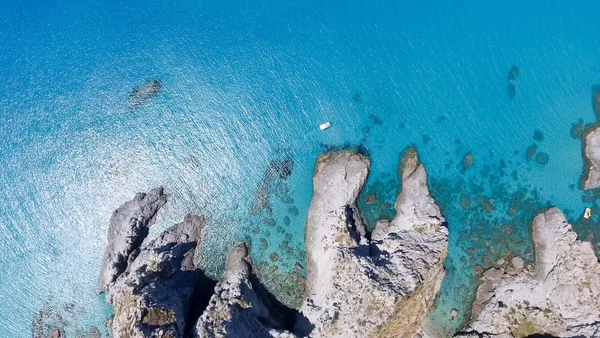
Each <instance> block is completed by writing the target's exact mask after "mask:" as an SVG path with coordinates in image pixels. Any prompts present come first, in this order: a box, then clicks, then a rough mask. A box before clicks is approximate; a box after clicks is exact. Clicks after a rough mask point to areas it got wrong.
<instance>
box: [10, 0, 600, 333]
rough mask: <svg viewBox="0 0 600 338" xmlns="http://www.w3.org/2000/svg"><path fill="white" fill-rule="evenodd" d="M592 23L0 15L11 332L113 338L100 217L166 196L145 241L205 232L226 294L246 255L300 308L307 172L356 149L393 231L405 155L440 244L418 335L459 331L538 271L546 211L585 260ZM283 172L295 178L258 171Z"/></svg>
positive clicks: (290, 10) (461, 3)
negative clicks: (234, 259) (440, 224)
mask: <svg viewBox="0 0 600 338" xmlns="http://www.w3.org/2000/svg"><path fill="white" fill-rule="evenodd" d="M599 12H600V2H598V1H577V0H576V1H569V2H566V1H558V0H549V1H546V2H544V3H541V2H539V1H523V0H522V1H512V0H508V1H500V2H498V1H497V2H489V1H486V2H484V1H465V0H458V1H452V2H450V1H431V0H425V1H388V0H378V1H364V0H347V1H335V0H334V1H327V2H323V1H309V0H304V1H301V0H297V1H293V0H292V1H272V0H266V1H250V0H245V1H244V0H238V1H230V0H223V1H216V2H208V1H201V0H173V1H152V0H149V1H138V0H130V1H120V0H115V1H110V2H107V1H90V0H48V1H25V0H5V1H2V2H0V163H1V170H0V191H1V194H2V203H0V308H2V309H3V311H2V313H0V327H2V335H5V336H6V337H31V332H32V321H33V318H34V316H35V315H37V314H38V313H39V312H40V311H42V310H44V309H48V308H50V309H52V315H51V316H50V317H51V320H54V321H59V322H63V324H65V325H67V331H68V333H69V334H71V335H74V334H75V333H76V332H77V331H86V330H89V328H90V327H91V326H96V327H97V328H99V329H101V330H104V326H105V320H106V319H107V318H108V316H110V309H109V308H108V307H107V306H106V305H104V300H103V299H102V297H100V296H97V295H96V294H95V288H96V283H97V277H98V270H99V267H100V259H101V255H102V252H103V250H104V247H105V244H106V229H107V227H108V220H109V218H110V215H111V212H112V210H114V209H116V208H117V207H118V206H119V205H120V204H122V203H123V202H125V201H126V200H128V199H131V198H132V197H133V196H134V194H135V193H136V192H138V191H146V190H149V189H150V188H153V187H155V186H157V185H164V186H165V187H167V189H168V191H170V192H171V193H172V198H171V199H170V201H169V202H168V204H167V206H166V207H165V209H164V210H162V211H161V213H160V215H159V219H158V222H157V224H156V226H155V227H154V228H153V230H152V233H153V234H156V233H158V232H160V231H161V230H163V229H165V228H166V227H168V226H169V225H171V224H173V223H175V222H178V221H180V220H181V219H183V216H184V215H185V214H186V213H187V212H194V213H197V214H200V215H204V216H206V217H207V219H208V222H209V224H210V229H209V231H208V238H207V240H206V243H205V247H204V250H203V253H202V262H203V265H204V267H205V268H206V269H207V270H208V271H209V272H210V273H211V274H212V275H213V276H214V277H218V275H219V273H220V269H221V268H222V264H223V262H224V254H225V253H226V252H227V250H228V249H229V247H230V246H231V245H233V244H234V243H236V242H237V241H240V240H243V239H244V238H246V239H247V240H249V241H250V242H251V243H252V254H253V259H254V262H255V265H256V266H257V267H259V268H260V271H261V272H262V275H263V278H264V279H265V280H266V281H267V284H268V285H269V287H270V288H271V290H273V291H274V292H275V293H276V294H277V295H278V296H279V297H280V298H281V299H283V300H285V301H286V302H287V303H288V304H293V303H294V299H297V298H298V295H299V291H298V286H297V283H298V281H299V278H298V276H299V275H301V274H302V272H303V269H302V266H303V265H304V256H303V255H304V252H303V245H304V242H303V241H304V222H305V218H306V212H307V209H308V205H309V202H310V198H311V190H312V187H311V177H312V173H313V170H314V164H315V161H316V158H317V156H318V155H319V154H320V153H321V152H322V151H324V149H331V148H332V147H333V148H335V147H342V146H344V145H351V146H356V147H357V146H359V145H362V147H361V149H363V150H367V151H368V152H369V154H370V157H371V160H372V172H371V174H370V176H369V180H368V184H367V186H366V187H365V190H364V191H363V194H362V195H361V198H360V201H359V204H360V206H362V214H363V216H364V218H365V219H366V220H367V221H368V222H370V224H371V225H373V222H374V220H375V219H376V217H379V216H388V217H392V216H393V213H392V210H390V208H391V205H392V204H393V201H394V198H395V195H396V192H397V189H398V180H397V177H396V170H397V165H398V159H399V155H400V153H401V152H402V151H403V150H404V149H405V148H406V147H408V146H409V145H412V144H414V145H416V147H417V149H418V152H419V155H420V156H421V159H422V161H423V162H424V164H425V166H426V169H427V171H428V174H429V178H430V180H429V185H430V188H431V191H432V194H433V195H434V197H435V198H436V200H437V201H438V203H439V204H440V205H441V208H442V211H443V213H444V215H445V216H446V218H447V221H448V227H449V229H450V248H449V257H448V258H447V260H446V268H447V270H448V273H447V276H446V279H445V280H444V283H443V288H442V290H441V292H440V294H439V296H438V299H437V300H436V307H435V309H434V310H433V311H432V312H431V313H430V318H429V319H430V321H431V323H433V324H432V325H433V326H434V327H435V328H436V330H438V332H440V333H441V334H442V335H446V336H447V335H450V334H451V333H453V332H454V331H455V330H456V329H457V328H459V327H460V326H461V325H462V323H463V320H462V319H461V318H462V316H467V315H468V308H469V305H470V301H471V299H472V297H473V292H474V290H475V288H476V276H477V273H478V272H480V271H482V270H483V269H485V268H488V267H490V266H491V265H492V263H493V262H496V261H497V260H498V259H500V258H501V257H509V256H510V255H521V256H523V257H524V258H526V259H529V260H531V259H532V258H533V256H532V252H531V244H530V238H529V222H530V221H531V219H532V217H533V215H534V214H535V213H536V212H537V211H539V210H541V209H543V208H544V207H547V206H549V205H555V206H558V207H560V208H561V209H562V210H563V211H564V212H565V213H566V214H567V216H568V218H569V219H570V220H571V221H572V222H574V223H577V224H576V229H577V231H578V233H579V235H580V237H581V238H582V239H586V240H591V241H593V242H594V243H597V240H598V237H597V236H596V233H595V232H596V231H597V230H598V229H599V228H598V224H597V223H596V222H598V221H600V219H599V218H598V217H596V216H595V217H594V220H593V221H590V222H588V223H586V224H584V223H582V222H580V218H581V214H582V212H583V210H584V208H585V207H588V206H589V207H591V206H594V205H595V203H596V202H595V198H596V194H595V193H594V192H588V193H587V194H585V193H584V192H583V191H581V190H579V188H578V183H579V178H580V175H581V172H582V169H583V161H582V158H581V142H580V140H579V139H576V138H572V137H571V128H572V126H573V125H574V124H576V123H578V121H579V120H582V121H583V122H584V123H592V122H595V116H594V111H593V108H592V100H591V95H592V86H593V85H596V84H599V83H600V57H599V56H600V39H598V32H599V31H600V20H599V19H598V16H597V13H599ZM513 65H517V66H518V67H519V69H520V72H519V76H518V78H517V79H515V80H514V81H513V83H514V85H515V89H516V92H515V97H514V98H513V99H511V98H510V97H509V93H508V85H509V83H508V80H507V74H508V71H509V69H510V68H511V66H513ZM157 78H160V79H161V80H162V83H163V89H162V91H161V92H160V93H159V94H158V96H157V97H156V98H155V99H153V100H152V101H151V102H150V103H149V104H147V105H145V106H143V107H141V108H139V109H136V110H134V111H131V110H130V109H128V107H127V97H128V94H129V92H130V91H131V89H132V88H133V87H135V86H138V85H141V84H143V83H144V82H146V81H149V80H153V79H157ZM326 121H330V122H331V124H332V127H331V128H330V129H328V130H325V131H320V130H319V128H318V127H319V124H321V123H323V122H326ZM536 131H538V132H536ZM532 145H536V153H535V154H534V155H533V157H532V158H531V159H530V160H528V159H527V158H526V153H527V149H528V147H530V146H532ZM532 149H533V148H532ZM467 154H471V155H472V157H471V156H468V157H467V158H466V159H465V155H467ZM538 154H542V155H538ZM543 154H546V155H543ZM536 157H537V158H538V160H540V162H545V161H544V160H545V158H546V159H548V158H549V159H548V161H547V164H540V163H538V162H537V161H536ZM284 159H292V160H293V170H292V173H291V175H290V176H289V177H288V178H287V179H282V178H280V177H273V176H272V175H269V169H268V168H269V167H270V166H271V167H272V166H273V165H276V164H277V162H273V161H282V160H284ZM470 159H472V160H470ZM261 182H262V183H265V184H261ZM597 195H598V196H600V193H598V194H597ZM257 197H259V199H261V201H262V202H263V206H264V207H265V208H262V209H261V208H257V207H256V202H257V201H256V200H257ZM367 200H368V202H369V203H367ZM266 202H268V203H266ZM267 204H268V206H269V208H270V209H269V208H267V207H266V206H267ZM595 245H596V244H595ZM596 247H597V248H598V246H596ZM273 253H276V254H277V257H275V256H273V255H272V254H273ZM274 261H276V262H274ZM296 263H299V264H300V265H296ZM297 268H299V269H300V272H296V269H297ZM452 308H456V309H458V310H459V318H457V319H455V320H451V319H450V310H451V309H452Z"/></svg>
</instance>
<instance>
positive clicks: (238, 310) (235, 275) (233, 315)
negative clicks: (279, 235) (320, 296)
mask: <svg viewBox="0 0 600 338" xmlns="http://www.w3.org/2000/svg"><path fill="white" fill-rule="evenodd" d="M248 259H249V258H248V248H247V247H246V244H239V245H237V246H235V247H233V249H231V251H230V253H229V257H228V258H227V265H226V267H225V272H224V274H223V277H222V279H221V281H220V282H219V283H218V284H217V286H216V287H215V293H214V295H213V296H212V298H211V299H210V302H209V304H208V307H207V308H206V310H205V311H204V313H203V314H202V316H201V317H200V319H199V321H198V323H197V324H196V331H197V336H198V337H232V338H233V337H239V338H253V337H256V338H260V337H279V338H286V337H290V338H291V337H296V336H295V335H294V334H292V333H290V332H288V331H285V325H286V323H285V318H284V315H283V314H282V313H281V312H278V308H277V306H275V305H274V304H272V303H271V301H270V300H269V299H268V297H267V295H266V293H265V292H264V290H261V287H260V285H259V284H258V283H257V281H256V280H254V281H253V280H252V279H253V278H251V267H250V264H249V262H248Z"/></svg>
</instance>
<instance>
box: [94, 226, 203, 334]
mask: <svg viewBox="0 0 600 338" xmlns="http://www.w3.org/2000/svg"><path fill="white" fill-rule="evenodd" d="M204 225H205V222H204V219H203V218H201V217H199V216H195V215H187V216H186V217H185V219H184V221H183V222H182V223H179V224H177V225H175V226H173V227H171V228H170V229H168V230H166V231H165V232H163V233H162V234H160V235H159V236H158V237H157V238H156V239H154V240H153V241H151V242H149V243H147V244H145V245H143V246H142V247H141V248H140V249H139V253H138V254H137V255H136V257H135V259H133V260H130V262H129V265H128V266H127V270H126V271H125V272H124V273H123V274H121V275H120V276H119V277H118V278H117V280H116V282H115V283H113V284H112V285H111V286H110V287H109V288H108V290H107V293H106V300H107V302H109V303H111V304H112V306H113V312H114V317H113V319H112V321H111V322H110V323H109V330H110V332H111V334H112V337H113V338H133V337H165V338H167V337H168V338H178V337H184V336H187V332H189V331H190V329H191V327H190V323H188V322H186V320H187V319H188V317H190V315H191V314H192V313H193V312H194V309H193V308H191V306H192V301H193V300H194V298H195V294H196V293H197V292H198V290H199V288H200V285H199V284H200V283H202V282H203V279H206V277H205V276H204V275H203V273H202V271H200V269H198V268H196V265H195V262H194V257H195V251H196V248H197V246H198V245H199V243H200V240H201V230H202V228H203V227H204ZM194 306H198V304H194Z"/></svg>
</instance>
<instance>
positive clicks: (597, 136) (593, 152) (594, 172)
mask: <svg viewBox="0 0 600 338" xmlns="http://www.w3.org/2000/svg"><path fill="white" fill-rule="evenodd" d="M582 140H583V159H584V163H585V165H584V173H583V180H582V184H583V189H586V190H587V189H593V188H596V187H598V186H600V126H597V127H594V128H591V129H589V130H586V131H585V133H584V134H583V135H582Z"/></svg>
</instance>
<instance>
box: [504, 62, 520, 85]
mask: <svg viewBox="0 0 600 338" xmlns="http://www.w3.org/2000/svg"><path fill="white" fill-rule="evenodd" d="M519 72H520V70H519V66H517V65H513V66H512V67H510V69H509V70H508V75H507V76H506V79H507V80H508V81H512V80H516V79H517V78H518V77H519Z"/></svg>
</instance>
